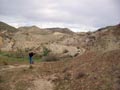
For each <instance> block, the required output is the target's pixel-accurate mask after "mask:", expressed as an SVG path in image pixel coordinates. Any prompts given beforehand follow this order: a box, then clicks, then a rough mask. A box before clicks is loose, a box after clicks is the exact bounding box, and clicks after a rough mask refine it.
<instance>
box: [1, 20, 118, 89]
mask: <svg viewBox="0 0 120 90" xmlns="http://www.w3.org/2000/svg"><path fill="white" fill-rule="evenodd" d="M30 51H33V52H35V53H36V54H35V56H34V57H33V60H34V64H33V65H29V61H28V53H29V52H30ZM0 90H120V24H118V25H114V26H107V27H104V28H101V29H98V30H96V31H94V32H77V33H75V32H72V31H71V30H70V29H68V28H58V27H56V28H39V27H37V26H29V27H28V26H24V27H19V28H15V27H12V26H10V25H8V24H6V23H4V22H0Z"/></svg>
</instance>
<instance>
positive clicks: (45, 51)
mask: <svg viewBox="0 0 120 90" xmlns="http://www.w3.org/2000/svg"><path fill="white" fill-rule="evenodd" d="M49 53H50V50H49V49H48V48H46V47H43V56H47V55H48V54H49Z"/></svg>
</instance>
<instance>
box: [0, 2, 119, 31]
mask: <svg viewBox="0 0 120 90" xmlns="http://www.w3.org/2000/svg"><path fill="white" fill-rule="evenodd" d="M119 9H120V0H0V21H3V22H6V23H8V24H10V25H13V26H15V27H18V26H26V25H27V26H30V25H37V26H39V27H41V28H48V27H67V28H70V29H72V30H74V31H90V30H95V29H97V28H100V27H105V26H108V25H115V24H118V23H120V10H119Z"/></svg>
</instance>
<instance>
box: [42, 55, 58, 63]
mask: <svg viewBox="0 0 120 90" xmlns="http://www.w3.org/2000/svg"><path fill="white" fill-rule="evenodd" d="M58 60H59V58H58V57H57V56H56V55H48V56H43V57H42V61H47V62H51V61H58Z"/></svg>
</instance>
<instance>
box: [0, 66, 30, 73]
mask: <svg viewBox="0 0 120 90" xmlns="http://www.w3.org/2000/svg"><path fill="white" fill-rule="evenodd" d="M25 67H27V68H28V67H29V65H7V66H5V67H2V68H1V69H0V72H1V71H6V70H12V69H18V68H25Z"/></svg>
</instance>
